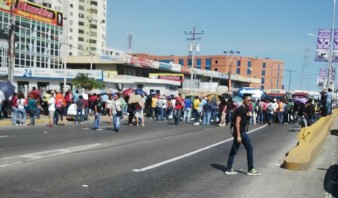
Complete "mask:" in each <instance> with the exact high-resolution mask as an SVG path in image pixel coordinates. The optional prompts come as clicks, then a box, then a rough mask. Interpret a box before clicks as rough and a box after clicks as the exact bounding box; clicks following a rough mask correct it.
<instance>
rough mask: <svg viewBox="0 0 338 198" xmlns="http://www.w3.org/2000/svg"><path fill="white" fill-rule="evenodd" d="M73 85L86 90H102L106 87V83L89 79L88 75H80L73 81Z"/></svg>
mask: <svg viewBox="0 0 338 198" xmlns="http://www.w3.org/2000/svg"><path fill="white" fill-rule="evenodd" d="M72 82H73V84H74V85H75V86H76V87H81V88H85V89H88V90H91V89H95V88H97V89H102V88H104V87H105V85H104V83H103V82H101V81H97V80H95V79H94V78H89V77H88V75H87V74H79V75H77V76H76V77H75V78H74V79H73V80H72Z"/></svg>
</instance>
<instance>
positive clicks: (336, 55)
mask: <svg viewBox="0 0 338 198" xmlns="http://www.w3.org/2000/svg"><path fill="white" fill-rule="evenodd" d="M332 62H338V30H334V37H333V51H332Z"/></svg>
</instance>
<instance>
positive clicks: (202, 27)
mask: <svg viewBox="0 0 338 198" xmlns="http://www.w3.org/2000/svg"><path fill="white" fill-rule="evenodd" d="M333 1H334V0H209V1H207V0H107V4H108V5H107V7H108V9H107V47H110V48H114V49H119V50H123V51H128V39H127V35H128V33H132V35H133V39H132V53H148V54H153V55H163V56H165V55H177V56H186V55H188V44H189V42H188V41H187V38H188V37H189V36H187V35H185V34H184V32H190V31H192V30H193V27H195V28H196V32H202V31H203V34H202V39H201V40H200V41H199V43H200V47H201V49H200V52H199V54H198V55H222V54H224V53H223V51H229V50H231V49H233V50H237V51H240V53H241V56H247V57H258V58H265V57H269V58H271V59H274V60H280V61H283V62H284V70H292V71H294V72H292V73H291V86H290V89H291V90H295V89H301V90H320V89H321V88H320V87H318V86H316V81H317V76H318V73H319V69H320V68H327V67H328V64H327V63H326V62H315V61H314V57H315V48H316V42H317V38H316V37H314V36H309V35H308V33H312V34H314V35H317V34H318V30H319V29H331V28H332V19H333ZM336 18H337V17H336ZM335 27H337V29H338V26H337V22H335ZM304 65H307V67H306V68H304V67H303V66H304ZM289 80H290V73H289V72H285V71H284V74H283V84H284V85H285V88H286V89H288V86H289ZM301 80H303V81H302V82H301Z"/></svg>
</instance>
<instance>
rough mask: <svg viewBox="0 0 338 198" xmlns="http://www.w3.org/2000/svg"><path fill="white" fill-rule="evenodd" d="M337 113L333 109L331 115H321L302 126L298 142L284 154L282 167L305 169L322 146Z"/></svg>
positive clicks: (337, 111)
mask: <svg viewBox="0 0 338 198" xmlns="http://www.w3.org/2000/svg"><path fill="white" fill-rule="evenodd" d="M337 115H338V110H334V111H333V112H332V115H329V116H326V117H322V118H320V119H319V120H318V121H317V122H315V123H314V124H313V125H311V126H309V127H304V128H302V129H301V131H300V132H299V134H298V136H297V139H298V143H297V145H296V146H295V147H294V148H292V149H291V150H290V151H289V152H288V153H287V154H286V157H285V159H284V162H283V164H282V168H286V169H290V170H307V169H308V168H309V167H310V165H311V163H312V161H313V160H314V159H315V158H316V156H317V154H318V153H319V151H320V150H321V148H322V147H323V145H324V143H325V140H326V137H327V135H328V134H329V131H330V126H331V125H332V123H333V122H334V120H335V118H336V116H337Z"/></svg>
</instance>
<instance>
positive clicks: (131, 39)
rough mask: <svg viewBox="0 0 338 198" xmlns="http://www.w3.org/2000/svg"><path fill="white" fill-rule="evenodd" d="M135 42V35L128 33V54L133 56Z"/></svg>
mask: <svg viewBox="0 0 338 198" xmlns="http://www.w3.org/2000/svg"><path fill="white" fill-rule="evenodd" d="M132 41H133V33H131V32H129V33H128V54H131V44H132Z"/></svg>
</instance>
